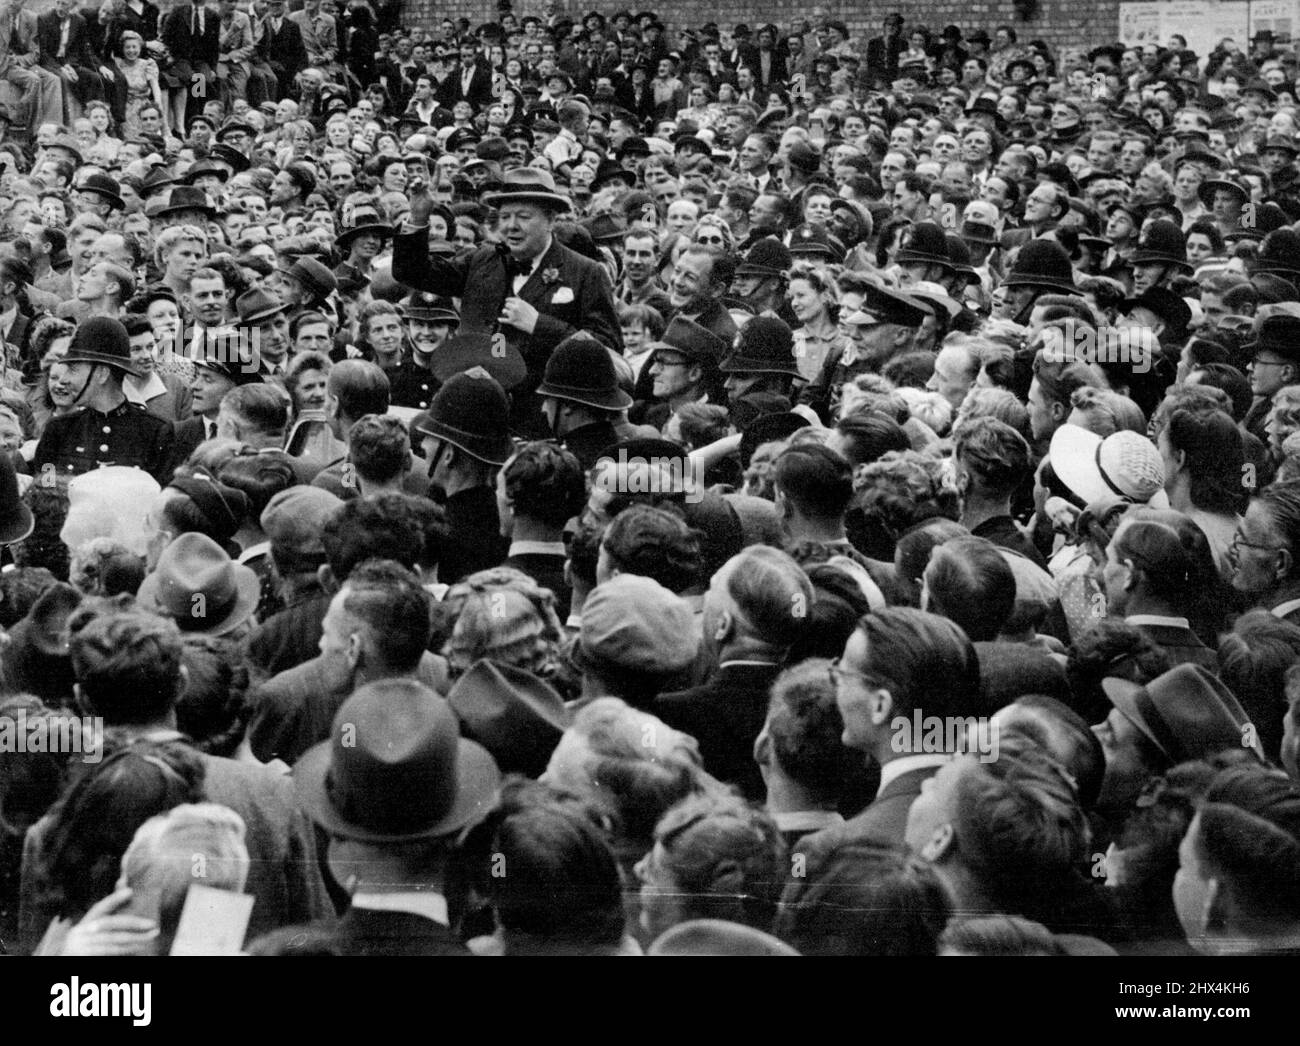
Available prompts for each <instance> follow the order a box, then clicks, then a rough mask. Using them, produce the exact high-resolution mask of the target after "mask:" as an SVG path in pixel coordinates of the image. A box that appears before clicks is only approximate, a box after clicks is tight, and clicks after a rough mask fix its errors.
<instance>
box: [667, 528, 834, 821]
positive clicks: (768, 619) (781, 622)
mask: <svg viewBox="0 0 1300 1046" xmlns="http://www.w3.org/2000/svg"><path fill="white" fill-rule="evenodd" d="M812 598H813V593H812V583H811V582H810V581H809V580H808V575H807V574H805V573H804V572H803V570H802V569H801V568H800V566H799V564H798V563H796V562H795V561H794V560H793V559H791V558H790V556H788V555H786V553H784V552H782V551H780V550H779V549H775V548H771V547H770V546H767V545H751V546H750V547H749V548H747V549H745V550H744V551H743V552H741V553H739V554H737V555H735V556H733V557H732V558H731V559H730V560H728V561H727V562H726V563H724V564H723V566H722V569H720V570H719V571H718V572H717V573H716V574H714V575H713V581H712V583H711V584H710V585H709V591H708V592H707V593H706V594H705V597H704V642H705V643H706V644H707V645H708V646H709V647H710V648H711V649H712V650H715V651H716V652H717V670H716V671H715V672H714V673H713V675H712V676H711V677H710V678H709V680H708V682H706V683H703V684H701V685H700V686H697V687H693V688H692V689H690V690H681V691H678V692H676V693H669V694H661V695H660V696H659V697H658V699H657V700H656V701H655V703H654V707H653V708H652V709H651V711H653V712H654V713H655V714H656V715H657V716H659V718H660V719H662V720H663V721H664V722H665V723H667V724H668V725H669V726H671V727H674V728H675V729H677V730H681V731H683V732H684V733H688V734H690V735H691V736H692V737H694V738H695V739H696V740H697V741H698V742H699V743H700V755H701V756H702V757H703V759H704V769H706V770H707V771H709V773H711V774H713V775H714V776H715V777H718V778H720V779H721V780H723V781H725V782H727V783H728V784H733V785H736V786H738V787H739V788H740V790H741V792H742V793H744V795H745V797H746V798H747V799H752V800H754V801H756V802H762V800H763V796H764V794H765V789H764V786H763V778H762V775H761V773H760V772H759V768H758V764H756V763H755V762H754V742H755V741H756V740H757V739H758V735H759V732H760V731H761V730H762V729H763V723H764V722H765V721H766V719H767V706H768V690H769V688H770V687H771V685H772V683H773V682H774V681H775V680H776V677H777V676H778V675H779V674H780V672H781V666H782V662H783V661H784V660H785V656H786V654H788V653H789V651H790V647H791V646H793V645H794V643H795V642H796V641H797V640H798V639H799V638H800V637H801V636H802V634H803V632H804V630H805V628H806V626H807V624H808V611H809V608H810V607H811V605H812Z"/></svg>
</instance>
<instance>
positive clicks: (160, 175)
mask: <svg viewBox="0 0 1300 1046" xmlns="http://www.w3.org/2000/svg"><path fill="white" fill-rule="evenodd" d="M179 180H180V179H179V178H177V177H176V176H175V175H174V174H172V173H171V172H170V171H168V170H167V168H166V167H154V168H153V169H151V170H150V171H149V173H148V174H146V175H145V176H144V178H142V179H141V180H140V198H141V199H142V200H143V199H148V198H149V197H150V196H152V195H153V194H154V193H158V192H162V191H163V190H164V189H167V188H170V187H171V186H173V185H175V184H176V183H177V182H178V181H179ZM119 191H120V186H119Z"/></svg>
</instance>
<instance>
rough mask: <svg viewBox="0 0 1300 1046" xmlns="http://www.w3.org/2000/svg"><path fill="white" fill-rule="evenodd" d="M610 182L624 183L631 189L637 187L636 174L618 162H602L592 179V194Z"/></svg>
mask: <svg viewBox="0 0 1300 1046" xmlns="http://www.w3.org/2000/svg"><path fill="white" fill-rule="evenodd" d="M624 144H626V143H624ZM625 155H626V154H625ZM610 182H622V183H623V184H624V185H626V186H627V187H628V188H629V189H631V188H633V187H635V186H636V174H635V173H634V172H632V171H629V170H628V169H627V168H626V167H624V166H623V165H622V164H621V163H619V162H618V161H617V160H601V161H600V163H599V164H598V165H597V166H596V174H595V176H594V177H593V178H592V179H591V189H592V192H597V191H599V190H600V188H601V187H602V186H605V185H608V184H609V183H610Z"/></svg>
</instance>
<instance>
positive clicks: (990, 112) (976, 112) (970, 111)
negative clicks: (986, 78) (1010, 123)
mask: <svg viewBox="0 0 1300 1046" xmlns="http://www.w3.org/2000/svg"><path fill="white" fill-rule="evenodd" d="M966 115H967V116H991V117H993V124H994V126H995V127H996V128H997V129H998V130H999V131H1005V130H1006V126H1007V118H1006V117H1005V116H1003V115H1002V114H1001V113H1000V112H998V103H997V102H995V101H994V100H993V99H992V98H990V97H989V96H988V95H983V94H982V95H980V96H979V97H977V98H972V99H971V102H970V105H968V106H966Z"/></svg>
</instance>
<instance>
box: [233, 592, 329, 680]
mask: <svg viewBox="0 0 1300 1046" xmlns="http://www.w3.org/2000/svg"><path fill="white" fill-rule="evenodd" d="M330 598H331V597H330V595H329V593H327V592H324V591H321V592H320V594H319V595H315V596H309V597H307V598H306V599H302V600H300V601H298V602H296V603H294V604H293V606H290V607H286V608H285V609H284V610H281V611H280V612H279V613H278V614H272V615H271V616H270V617H269V618H267V619H266V620H265V621H263V622H262V623H261V625H259V626H258V628H257V631H255V632H254V633H253V636H252V638H251V639H250V640H249V642H248V662H249V669H250V675H251V676H252V678H253V682H257V681H259V680H262V679H268V678H270V677H271V676H274V675H279V674H280V673H281V672H286V671H288V670H289V669H291V668H293V667H295V666H297V665H301V664H303V663H304V662H307V661H310V660H311V659H312V658H313V657H315V656H316V655H317V654H318V653H320V637H321V631H322V623H323V622H324V620H325V612H326V611H327V610H329V608H330Z"/></svg>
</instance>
